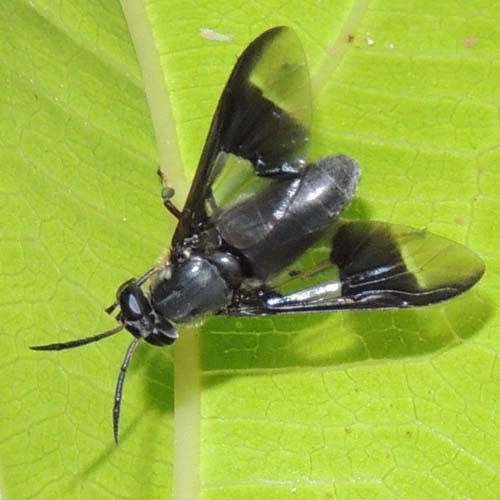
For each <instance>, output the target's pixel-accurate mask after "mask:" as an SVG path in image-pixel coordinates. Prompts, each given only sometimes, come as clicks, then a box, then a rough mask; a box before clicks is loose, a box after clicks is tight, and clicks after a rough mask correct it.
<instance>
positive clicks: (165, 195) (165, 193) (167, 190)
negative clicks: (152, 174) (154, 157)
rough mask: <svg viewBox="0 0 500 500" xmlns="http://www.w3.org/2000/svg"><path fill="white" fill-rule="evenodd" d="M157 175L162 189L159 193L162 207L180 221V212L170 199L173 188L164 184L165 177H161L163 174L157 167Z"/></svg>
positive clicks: (172, 194) (173, 192)
mask: <svg viewBox="0 0 500 500" xmlns="http://www.w3.org/2000/svg"><path fill="white" fill-rule="evenodd" d="M156 173H157V174H158V177H159V178H160V180H161V182H162V184H163V186H164V188H163V189H162V191H161V197H162V199H163V206H164V207H165V208H166V209H167V210H168V211H169V212H170V213H171V214H172V215H173V216H174V217H175V218H176V219H180V217H181V213H182V212H181V211H180V210H179V209H178V208H177V207H176V206H175V205H174V204H173V203H172V200H171V198H172V197H173V196H174V194H175V191H174V188H172V187H170V186H168V185H167V183H166V182H165V176H164V175H163V172H162V171H161V168H160V167H158V170H157V171H156Z"/></svg>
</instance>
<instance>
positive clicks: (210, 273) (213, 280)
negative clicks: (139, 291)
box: [150, 255, 238, 323]
mask: <svg viewBox="0 0 500 500" xmlns="http://www.w3.org/2000/svg"><path fill="white" fill-rule="evenodd" d="M237 271H238V268H237V266H235V265H234V262H233V261H231V260H230V259H229V257H228V259H223V258H218V256H215V257H214V256H210V257H205V256H199V255H192V256H191V257H189V258H188V259H186V260H184V261H183V262H180V263H172V275H171V277H170V279H163V280H162V279H160V280H157V281H156V282H155V283H154V284H153V286H152V287H151V291H150V300H151V304H152V307H153V309H154V310H155V312H156V313H158V314H159V315H160V316H162V317H164V318H168V319H169V320H170V321H173V322H180V323H182V322H187V321H192V320H194V319H196V318H198V317H200V316H203V315H205V314H207V313H216V312H218V311H220V310H222V309H224V308H225V307H226V306H227V304H228V303H229V301H230V299H231V296H232V289H233V287H232V283H233V281H234V279H236V275H237Z"/></svg>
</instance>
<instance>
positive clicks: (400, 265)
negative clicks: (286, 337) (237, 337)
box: [229, 221, 484, 315]
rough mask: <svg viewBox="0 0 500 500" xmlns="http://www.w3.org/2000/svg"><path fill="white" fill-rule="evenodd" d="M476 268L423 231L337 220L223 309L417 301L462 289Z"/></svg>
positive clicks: (478, 263)
mask: <svg viewBox="0 0 500 500" xmlns="http://www.w3.org/2000/svg"><path fill="white" fill-rule="evenodd" d="M483 273H484V263H483V261H482V260H481V259H480V258H479V257H478V256H477V255H476V254H475V253H474V252H473V251H472V250H470V249H468V248H467V247H465V246H463V245H461V244H459V243H456V242H454V241H451V240H449V239H447V238H443V237H441V236H437V235H435V234H432V233H430V232H428V231H426V230H417V229H413V228H411V227H407V226H402V225H393V224H388V223H384V222H375V221H353V222H342V223H340V224H338V225H337V226H336V227H335V228H334V229H333V230H332V231H330V234H328V235H327V236H325V237H324V238H323V239H322V240H321V241H320V242H318V244H316V245H314V246H313V247H311V248H310V249H309V250H308V251H307V252H306V253H305V254H304V255H303V256H302V257H301V258H300V259H298V260H297V261H296V262H295V263H294V264H293V265H292V266H291V267H289V268H288V269H287V270H286V272H285V273H282V274H281V275H280V276H279V277H277V278H276V279H275V280H273V282H271V283H269V284H268V285H266V287H264V288H263V289H260V290H255V291H251V292H247V293H246V294H242V296H241V297H239V298H238V299H239V302H235V304H234V306H233V307H232V308H231V310H230V311H229V314H232V315H254V314H256V315H258V314H279V313H290V312H314V311H333V310H349V309H388V308H406V307H417V306H425V305H430V304H435V303H438V302H441V301H443V300H447V299H450V298H452V297H455V296H457V295H459V294H461V293H463V292H465V291H466V290H468V289H469V288H470V287H472V286H473V285H474V284H475V283H476V282H477V281H478V280H479V279H480V278H481V276H482V275H483Z"/></svg>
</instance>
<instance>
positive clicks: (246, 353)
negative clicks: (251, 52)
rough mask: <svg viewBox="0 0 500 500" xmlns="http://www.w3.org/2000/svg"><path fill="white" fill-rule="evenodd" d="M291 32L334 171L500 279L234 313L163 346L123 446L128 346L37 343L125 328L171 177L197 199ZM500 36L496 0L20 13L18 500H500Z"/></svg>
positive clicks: (5, 473) (14, 121) (10, 250)
mask: <svg viewBox="0 0 500 500" xmlns="http://www.w3.org/2000/svg"><path fill="white" fill-rule="evenodd" d="M122 7H123V10H122ZM281 24H287V25H290V26H291V27H293V28H294V29H295V30H296V31H297V33H298V35H299V37H300V38H301V40H302V41H303V44H304V47H305V50H306V52H307V55H308V60H309V63H310V68H311V76H312V82H313V88H314V96H315V99H314V110H315V121H314V127H313V138H314V144H313V152H312V153H313V155H314V156H319V155H322V154H327V153H335V152H343V153H345V154H348V155H351V156H353V157H355V158H356V159H357V160H358V161H359V162H360V164H361V165H362V168H363V177H362V181H361V188H360V191H359V193H358V196H357V198H356V200H355V201H354V203H353V204H352V206H351V207H350V209H349V213H348V215H349V217H352V218H363V219H368V218H370V219H379V220H387V221H391V222H399V223H403V224H409V225H413V226H416V227H426V228H428V229H429V230H431V231H433V232H436V233H439V234H442V235H444V236H447V237H450V238H452V239H455V240H456V241H460V242H462V243H464V244H466V245H468V246H469V247H471V248H473V249H474V250H476V251H477V252H478V253H479V254H480V255H481V256H482V258H483V259H484V260H485V263H486V267H487V272H486V274H485V276H484V278H483V279H482V281H481V282H480V283H479V285H478V286H477V287H475V288H474V289H473V290H472V291H471V292H469V293H467V294H465V295H464V296H463V297H460V298H458V299H456V300H453V301H451V302H449V303H447V304H445V305H441V306H436V307H429V308H425V309H419V310H411V311H400V312H371V313H368V312H367V313H355V314H354V313H352V314H351V313H342V314H335V315H304V316H299V317H295V316H289V317H283V318H279V319H269V318H257V319H244V320H243V319H241V320H240V319H227V318H212V319H210V320H208V321H207V322H205V324H204V325H203V326H202V327H201V329H200V330H199V332H197V331H185V332H183V333H184V335H183V337H182V339H181V340H180V341H179V343H178V345H177V346H176V347H175V348H174V349H165V350H161V349H154V348H152V347H151V346H147V345H141V346H140V347H139V349H138V350H137V352H136V355H135V357H134V359H133V361H132V364H131V367H130V370H129V374H128V376H127V383H126V386H125V394H124V405H123V409H122V421H121V441H120V444H119V446H118V447H116V446H115V445H114V443H113V440H112V431H111V406H112V399H113V392H114V385H115V382H116V376H117V374H118V370H119V365H120V363H121V360H122V357H123V355H124V351H125V349H126V346H127V345H128V342H129V341H130V337H129V336H128V335H126V334H119V335H117V336H116V337H113V338H111V339H108V340H106V341H103V342H101V343H98V344H93V345H89V346H87V347H82V348H81V349H76V350H71V351H66V352H64V351H63V352H60V353H40V352H32V351H29V350H28V346H30V345H33V344H41V343H49V342H56V341H63V340H69V339H73V338H79V337H84V336H87V335H90V334H93V333H96V332H99V331H102V330H105V329H107V328H109V327H111V326H113V325H114V324H115V323H114V321H113V319H112V318H110V317H108V316H106V315H105V314H104V311H103V309H104V308H105V307H106V306H108V305H109V304H110V303H111V302H112V301H113V300H114V294H115V291H116V288H117V286H118V285H119V284H120V283H122V282H123V281H125V280H126V279H129V278H130V277H131V276H137V275H140V274H141V273H143V272H144V271H145V270H147V269H148V268H149V267H151V266H152V265H153V264H154V263H155V262H156V261H157V259H158V258H160V257H161V256H162V255H163V254H164V252H165V248H167V247H168V243H169V240H170V237H171V235H172V231H173V229H174V221H173V220H172V218H171V217H170V216H169V215H168V214H167V213H166V211H165V210H164V209H163V207H162V203H161V197H160V189H161V186H160V183H159V180H158V178H157V175H156V170H157V167H158V165H161V166H162V169H163V171H164V172H165V173H166V175H167V177H168V180H169V182H170V183H171V184H173V185H174V186H175V187H176V189H177V192H178V195H177V203H179V201H178V200H179V199H182V197H183V195H185V193H186V191H187V188H188V185H189V184H188V183H189V179H190V178H191V176H192V175H193V172H194V169H195V168H196V164H197V160H198V157H199V154H200V151H201V148H202V145H203V141H204V138H205V135H206V131H207V128H208V125H209V122H210V118H211V115H212V113H213V110H214V108H215V105H216V102H217V98H218V96H219V94H220V91H221V89H222V86H223V85H224V82H225V80H226V78H227V76H228V74H229V72H230V70H231V68H232V66H233V64H234V62H235V58H236V56H237V55H238V54H239V53H240V52H241V50H242V49H243V48H244V47H245V46H246V45H247V44H248V42H249V41H250V40H252V39H253V38H254V37H255V36H256V35H258V34H259V33H260V32H262V31H263V30H265V29H266V28H269V27H271V26H275V25H281ZM499 28H500V17H499V16H498V6H497V5H495V4H494V3H492V2H490V1H489V0H478V1H476V2H466V1H465V0H463V1H460V0H458V1H455V2H452V1H451V0H446V1H443V2H438V3H436V2H430V1H428V0H423V1H418V2H416V1H415V2H408V1H403V0H393V1H391V2H389V1H387V0H385V1H384V0H377V1H373V2H367V1H366V0H354V1H350V2H348V1H345V0H342V1H338V2H323V3H317V2H310V3H308V4H306V5H304V3H303V2H291V3H289V4H284V3H283V2H275V1H270V2H266V3H259V4H254V3H248V2H246V3H245V2H243V3H241V4H238V5H235V4H233V3H231V2H225V3H222V4H221V2H215V1H210V2H203V3H202V5H201V6H200V5H199V3H198V2H177V1H170V2H166V1H165V2H162V1H149V2H141V1H139V0H135V1H134V0H123V1H122V5H120V3H118V2H117V1H111V0H110V1H107V2H99V1H96V0H91V1H87V2H83V1H78V0H66V1H64V2H56V1H54V0H44V1H36V2H27V1H21V0H13V1H11V2H7V3H6V5H4V6H2V10H1V13H0V30H1V33H2V35H1V37H0V53H1V61H2V63H1V65H0V79H1V81H2V97H1V98H0V155H1V162H2V165H3V175H2V180H1V181H0V186H1V189H0V200H1V204H0V216H1V217H2V224H1V225H0V228H1V229H0V235H1V237H0V269H1V272H2V277H3V279H2V280H1V284H0V294H1V295H0V312H1V317H2V324H1V326H0V352H2V355H3V362H2V364H1V372H0V373H1V382H0V400H1V402H2V403H1V408H0V443H1V447H0V470H1V472H0V491H1V494H3V497H5V498H64V499H65V500H67V499H72V498H75V499H91V498H98V499H114V498H138V499H139V498H140V499H143V498H170V497H172V496H175V497H176V498H193V497H196V496H198V495H199V496H200V497H201V498H204V499H205V500H209V499H210V500H211V499H214V500H219V499H221V498H224V499H240V498H262V499H264V498H265V499H267V498H269V499H277V498H279V499H281V498H283V499H284V498H301V499H305V498H323V497H324V498H336V499H348V500H350V499H355V498H360V499H361V498H363V499H365V498H370V499H378V498H380V499H387V498H405V499H424V498H429V497H430V496H434V497H437V498H450V499H451V498H453V499H458V498H481V499H496V498H497V497H498V491H500V474H499V473H500V454H499V452H498V450H499V449H500V443H499V433H498V428H499V424H500V418H499V416H498V415H500V412H499V410H500V363H498V360H497V356H498V352H499V349H500V315H499V314H498V312H497V306H498V304H499V295H500V288H499V285H498V283H499V282H500V273H499V267H498V261H499V260H498V259H499V253H498V247H499V246H500V237H499V232H498V231H497V230H496V225H497V218H498V214H499V213H500V195H499V193H500V168H499V164H500V147H499V146H500V123H499V119H498V116H499V105H500V90H499V88H500V87H499V85H498V81H499V76H500V63H499V55H500V35H499V33H500V29H499ZM210 30H212V31H210ZM174 353H175V366H174ZM174 374H175V377H174ZM174 401H175V406H174ZM174 407H175V412H174ZM172 492H173V493H172Z"/></svg>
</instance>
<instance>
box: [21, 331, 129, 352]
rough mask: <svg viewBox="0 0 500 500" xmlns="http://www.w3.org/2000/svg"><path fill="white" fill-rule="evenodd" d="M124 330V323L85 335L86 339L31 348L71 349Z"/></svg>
mask: <svg viewBox="0 0 500 500" xmlns="http://www.w3.org/2000/svg"><path fill="white" fill-rule="evenodd" d="M121 330H123V325H118V326H117V327H115V328H113V329H111V330H106V331H105V332H102V333H98V334H97V335H93V336H92V337H85V338H84V339H77V340H70V341H69V342H63V343H56V344H47V345H32V346H30V349H33V351H61V350H63V349H71V348H73V347H79V346H81V345H85V344H91V343H92V342H97V341H98V340H101V339H104V338H106V337H111V335H114V334H115V333H118V332H120V331H121Z"/></svg>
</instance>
